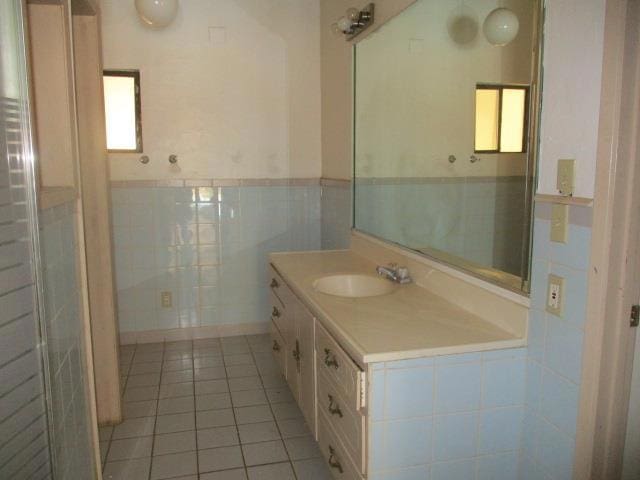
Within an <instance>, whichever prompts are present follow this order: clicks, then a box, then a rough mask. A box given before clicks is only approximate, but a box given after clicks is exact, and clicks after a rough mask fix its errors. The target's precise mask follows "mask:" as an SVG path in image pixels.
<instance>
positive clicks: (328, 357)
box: [324, 348, 340, 370]
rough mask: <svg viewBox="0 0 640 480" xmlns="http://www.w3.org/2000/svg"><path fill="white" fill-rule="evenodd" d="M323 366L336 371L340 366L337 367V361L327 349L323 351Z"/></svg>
mask: <svg viewBox="0 0 640 480" xmlns="http://www.w3.org/2000/svg"><path fill="white" fill-rule="evenodd" d="M324 364H325V365H326V366H327V367H333V368H335V369H336V370H337V369H338V367H339V366H340V365H338V360H336V356H335V355H334V354H333V353H331V350H329V349H328V348H325V349H324Z"/></svg>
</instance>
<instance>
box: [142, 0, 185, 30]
mask: <svg viewBox="0 0 640 480" xmlns="http://www.w3.org/2000/svg"><path fill="white" fill-rule="evenodd" d="M135 4H136V10H137V11H138V15H139V16H140V18H141V19H142V21H143V22H144V23H146V24H147V25H149V26H151V27H154V28H163V27H166V26H167V25H169V24H170V23H171V22H172V21H173V19H174V18H176V14H177V13H178V0H135Z"/></svg>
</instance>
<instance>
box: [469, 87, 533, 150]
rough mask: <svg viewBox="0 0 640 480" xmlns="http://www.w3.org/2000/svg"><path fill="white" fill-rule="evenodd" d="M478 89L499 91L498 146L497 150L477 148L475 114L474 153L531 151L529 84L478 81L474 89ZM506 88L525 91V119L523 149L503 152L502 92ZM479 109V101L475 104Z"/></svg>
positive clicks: (475, 107) (475, 108)
mask: <svg viewBox="0 0 640 480" xmlns="http://www.w3.org/2000/svg"><path fill="white" fill-rule="evenodd" d="M478 90H497V91H498V142H497V145H498V148H497V149H496V150H476V145H475V131H476V125H475V115H474V128H473V131H474V142H473V153H506V154H509V153H511V154H513V153H527V152H528V151H529V141H528V140H529V90H530V89H529V85H518V84H507V83H477V84H476V88H475V90H474V101H475V98H476V97H475V93H476V92H477V91H478ZM504 90H523V91H524V119H523V122H522V150H520V151H519V152H503V151H502V150H500V144H501V140H502V92H503V91H504ZM476 111H477V102H476V104H475V105H474V112H476Z"/></svg>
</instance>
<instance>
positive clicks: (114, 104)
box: [103, 72, 142, 152]
mask: <svg viewBox="0 0 640 480" xmlns="http://www.w3.org/2000/svg"><path fill="white" fill-rule="evenodd" d="M139 78H140V77H139V74H138V72H105V74H104V77H103V79H104V107H105V119H106V125H107V149H108V150H109V151H120V152H123V151H124V152H141V151H142V138H141V135H140V86H139Z"/></svg>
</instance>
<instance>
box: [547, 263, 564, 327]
mask: <svg viewBox="0 0 640 480" xmlns="http://www.w3.org/2000/svg"><path fill="white" fill-rule="evenodd" d="M563 306H564V278H562V277H559V276H557V275H553V274H549V280H548V286H547V312H549V313H552V314H554V315H557V316H558V317H561V316H562V311H563Z"/></svg>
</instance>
